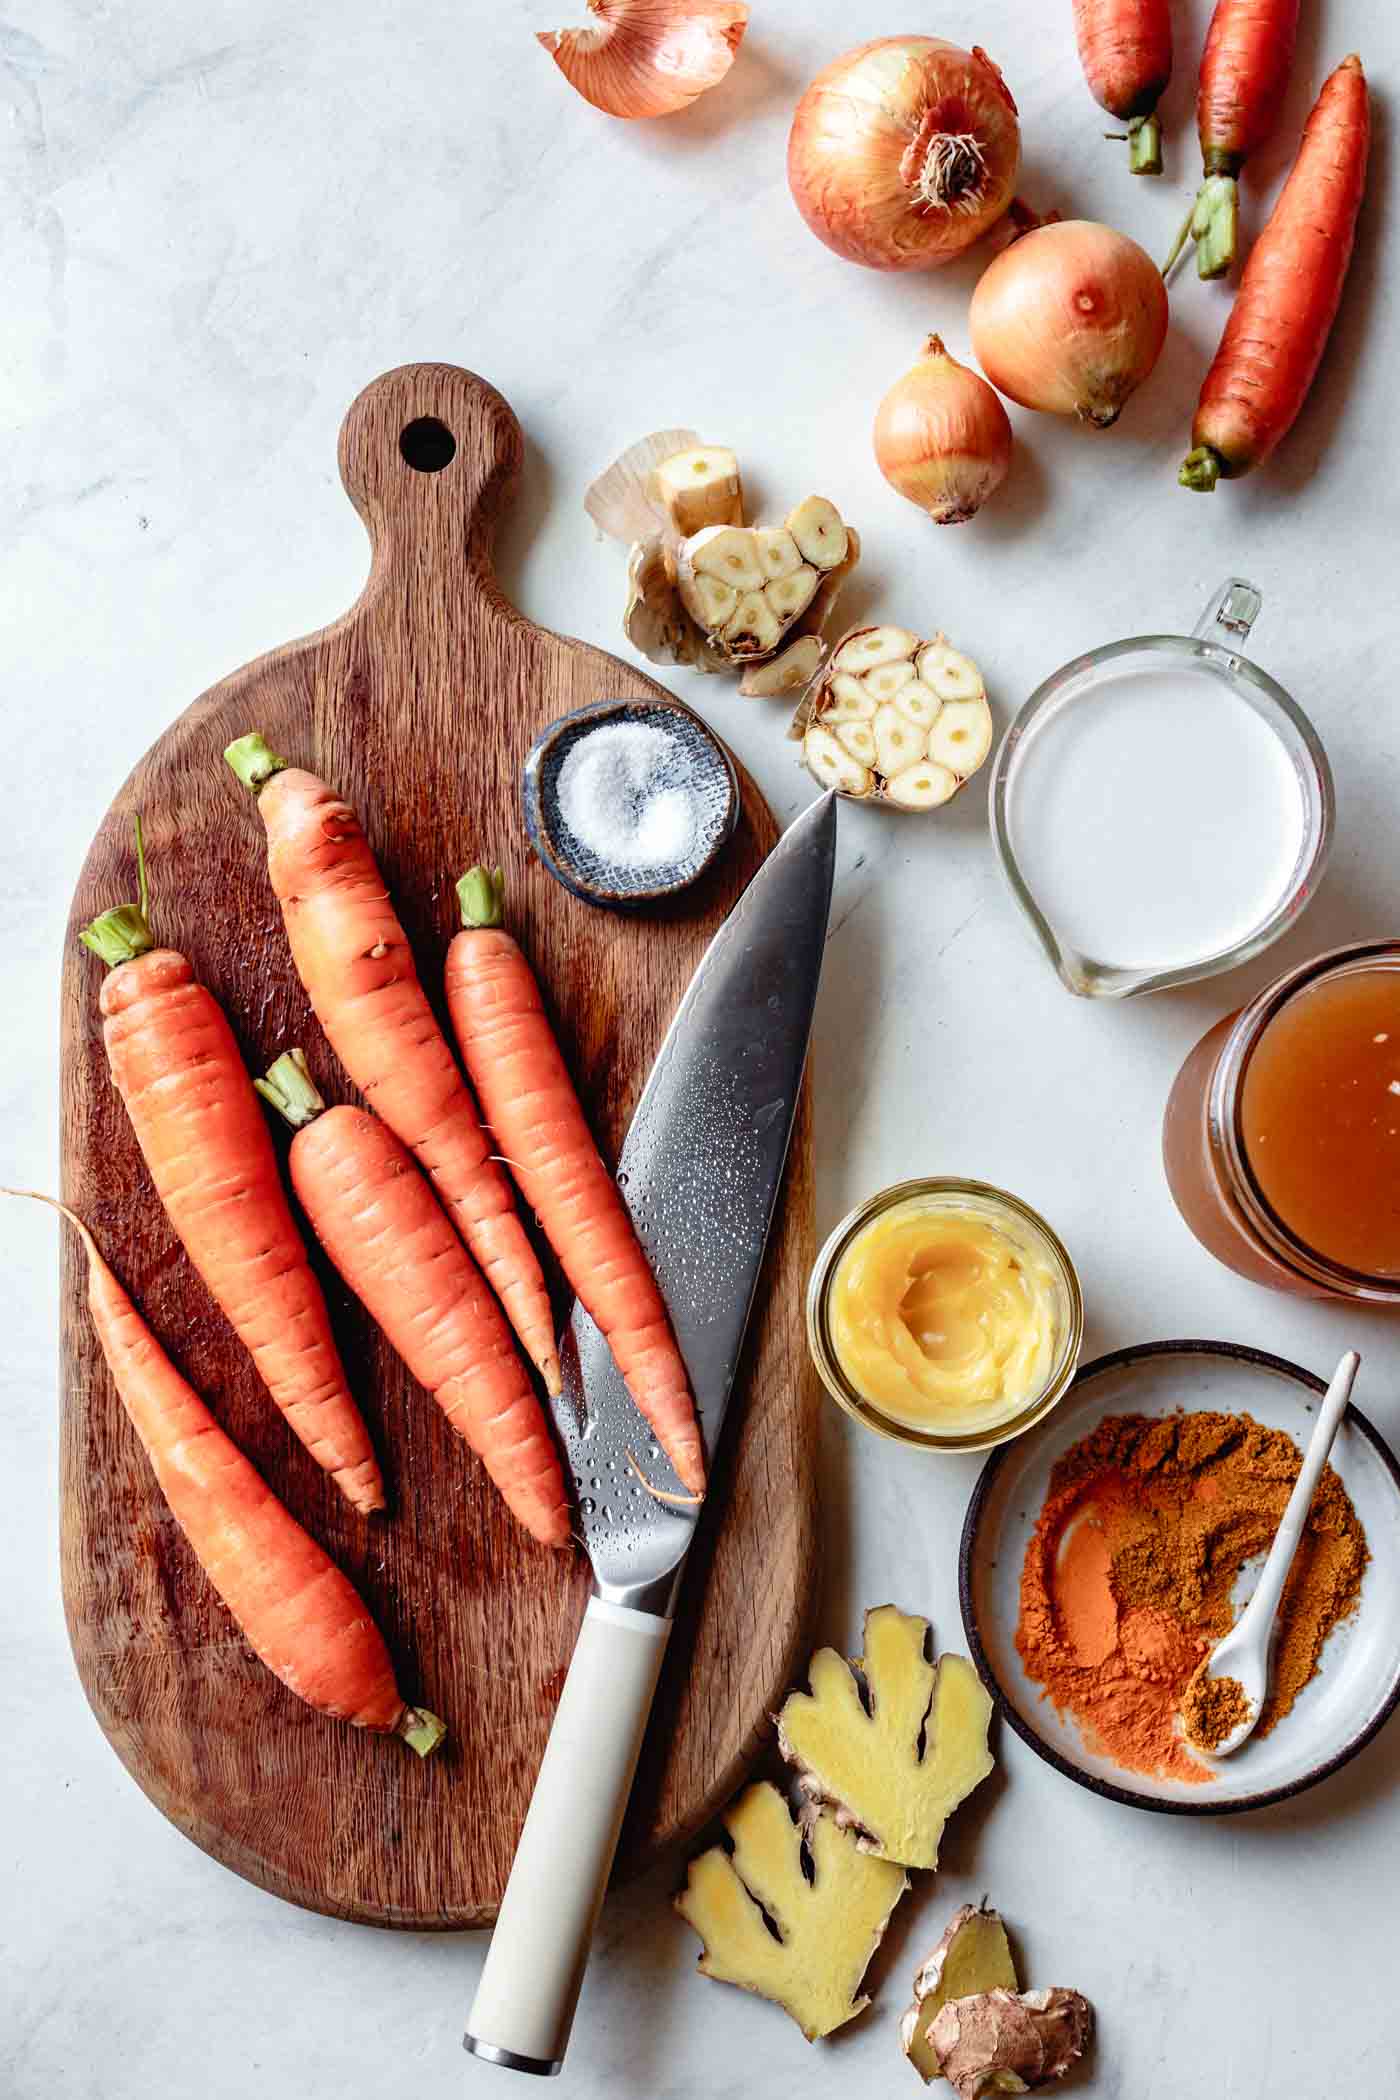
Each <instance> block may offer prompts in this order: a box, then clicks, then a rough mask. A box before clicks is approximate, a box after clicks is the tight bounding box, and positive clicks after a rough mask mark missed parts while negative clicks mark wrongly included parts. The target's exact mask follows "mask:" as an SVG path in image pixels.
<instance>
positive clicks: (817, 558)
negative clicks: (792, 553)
mask: <svg viewBox="0 0 1400 2100" xmlns="http://www.w3.org/2000/svg"><path fill="white" fill-rule="evenodd" d="M787 529H788V531H789V532H790V533H791V534H792V536H793V538H794V539H795V540H796V542H797V545H798V549H799V551H800V553H801V555H802V558H803V560H804V561H809V562H811V564H812V566H813V567H814V568H817V569H839V568H840V566H841V564H842V562H843V561H844V560H845V559H846V547H847V539H846V528H845V526H844V525H843V524H842V522H841V513H840V511H839V510H838V509H837V508H836V505H835V504H834V503H829V502H828V501H827V499H826V497H825V496H808V498H807V500H806V501H805V503H799V504H798V506H797V508H796V510H793V511H789V512H788V519H787Z"/></svg>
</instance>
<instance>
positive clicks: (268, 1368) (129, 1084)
mask: <svg viewBox="0 0 1400 2100" xmlns="http://www.w3.org/2000/svg"><path fill="white" fill-rule="evenodd" d="M136 861H137V869H138V873H139V880H140V901H139V903H137V904H118V905H115V906H113V907H112V909H111V910H110V911H104V912H103V913H102V914H101V916H100V917H99V918H96V919H94V920H93V922H92V924H91V925H90V926H88V927H87V928H86V929H85V930H84V931H83V933H82V934H81V935H80V936H79V938H80V939H81V940H82V941H83V943H84V944H85V946H87V947H89V948H91V949H92V951H93V953H94V954H95V955H98V956H100V957H101V958H102V960H103V962H105V963H106V964H107V965H108V968H109V971H110V973H111V974H110V975H109V976H108V977H107V978H106V980H105V982H104V983H103V986H102V1000H101V1006H102V1015H103V1021H102V1034H103V1039H104V1041H105V1043H106V1047H107V1062H108V1064H109V1066H110V1068H111V1073H112V1078H113V1079H114V1081H115V1082H116V1085H117V1089H118V1091H119V1092H120V1094H121V1097H122V1100H123V1101H124V1103H125V1104H126V1112H127V1115H128V1116H129V1118H130V1120H131V1127H132V1129H133V1131H134V1132H135V1134H136V1142H137V1144H138V1145H139V1146H140V1148H141V1156H142V1158H143V1159H144V1160H145V1162H146V1165H147V1168H148V1169H149V1171H150V1176H151V1179H152V1181H153V1182H154V1183H155V1187H156V1193H157V1195H158V1196H159V1197H160V1200H161V1202H162V1203H163V1204H164V1206H165V1210H166V1214H167V1216H168V1217H169V1219H170V1222H171V1224H172V1225H173V1226H174V1228H175V1230H176V1232H177V1234H178V1235H179V1237H180V1241H181V1243H182V1245H183V1246H184V1249H185V1252H186V1253H187V1254H188V1255H189V1257H190V1260H191V1261H192V1262H193V1263H194V1265H195V1267H196V1269H197V1270H198V1271H199V1273H200V1275H201V1276H202V1277H203V1279H204V1282H205V1283H206V1285H207V1286H208V1288H209V1291H210V1293H211V1294H212V1296H213V1297H214V1298H215V1299H216V1300H217V1301H218V1303H219V1305H220V1306H221V1307H222V1308H223V1310H224V1312H225V1313H226V1314H227V1316H228V1319H229V1321H230V1322H231V1324H232V1326H233V1328H234V1331H235V1333H236V1334H237V1335H238V1338H239V1340H240V1341H241V1342H242V1343H243V1345H244V1347H245V1348H246V1349H247V1350H248V1352H249V1354H250V1355H251V1357H252V1359H253V1362H254V1364H255V1365H256V1367H257V1370H258V1374H259V1376H260V1377H261V1379H262V1381H263V1383H264V1385H265V1386H266V1387H267V1389H268V1392H269V1393H270V1394H271V1395H272V1398H273V1400H274V1401H275V1402H276V1403H277V1406H278V1407H279V1408H280V1409H281V1411H282V1413H283V1414H284V1415H285V1416H286V1418H287V1422H288V1425H289V1427H290V1428H291V1429H292V1430H293V1431H294V1433H295V1434H296V1435H297V1436H298V1437H300V1439H301V1441H302V1443H303V1444H305V1446H306V1448H307V1450H308V1451H309V1452H310V1453H311V1456H312V1457H313V1458H314V1459H315V1460H316V1462H317V1464H318V1465H320V1466H323V1467H324V1468H325V1470H326V1471H327V1472H328V1473H329V1474H330V1475H331V1476H332V1478H333V1479H334V1481H335V1483H336V1486H337V1487H338V1488H339V1489H340V1490H341V1492H342V1493H343V1494H344V1495H345V1496H346V1497H347V1499H348V1500H349V1501H350V1502H352V1503H353V1504H354V1506H355V1508H356V1509H358V1510H362V1511H366V1512H368V1511H371V1510H376V1509H382V1508H383V1507H384V1485H383V1482H382V1480H381V1479H380V1475H379V1467H378V1464H377V1463H376V1461H375V1456H374V1449H373V1446H372V1445H371V1443H370V1440H369V1433H368V1431H367V1430H366V1428H365V1425H364V1422H363V1420H362V1418H361V1416H360V1412H359V1409H358V1408H357V1407H356V1405H355V1402H354V1400H353V1399H352V1398H351V1396H350V1388H349V1386H348V1384H347V1382H346V1377H345V1371H344V1368H343V1367H342V1365H341V1361H340V1356H339V1354H338V1352H337V1350H336V1346H335V1341H334V1338H333V1336H332V1334H331V1323H330V1316H329V1314H328V1313H327V1311H326V1301H325V1297H324V1295H323V1294H322V1291H321V1286H320V1284H319V1283H318V1282H317V1281H316V1278H315V1276H314V1275H313V1273H312V1270H311V1265H310V1263H309V1262H308V1261H307V1258H306V1248H305V1246H304V1245H303V1243H302V1239H301V1235H300V1234H299V1233H298V1231H297V1228H296V1225H295V1223H294V1221H293V1218H292V1213H291V1210H290V1208H289V1207H288V1204H287V1198H286V1195H285V1194H284V1192H283V1188H282V1180H281V1176H280V1175H279V1173H278V1171H277V1155H276V1153H275V1152H274V1150H273V1145H272V1139H271V1137H270V1136H269V1134H268V1130H267V1124H266V1122H265V1120H264V1118H263V1116H262V1114H261V1112H260V1110H259V1108H258V1101H257V1096H256V1094H255V1093H254V1092H253V1085H252V1081H251V1080H250V1079H249V1077H248V1073H247V1071H246V1070H245V1069H244V1064H243V1059H242V1057H241V1056H240V1054H239V1050H238V1045H237V1043H236V1042H235V1041H234V1037H233V1030H232V1029H231V1028H230V1027H229V1024H228V1021H227V1020H226V1018H225V1016H224V1013H223V1010H222V1008H221V1007H220V1005H219V1003H218V1001H217V1000H216V999H215V998H214V995H213V993H212V992H210V991H208V990H206V988H205V987H204V986H203V985H202V984H198V983H196V981H195V977H194V972H193V971H192V970H191V968H190V965H189V962H188V961H187V959H186V958H185V957H184V956H183V955H179V954H177V953H176V952H175V950H174V949H173V948H158V947H157V946H156V945H155V940H154V937H153V935H152V933H151V928H150V920H149V911H150V895H149V890H148V886H147V881H146V856H145V849H144V845H143V843H142V838H141V825H140V819H139V818H138V819H137V825H136Z"/></svg>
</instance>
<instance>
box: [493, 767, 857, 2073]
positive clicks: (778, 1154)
mask: <svg viewBox="0 0 1400 2100" xmlns="http://www.w3.org/2000/svg"><path fill="white" fill-rule="evenodd" d="M835 853H836V801H835V797H834V796H832V795H826V796H824V797H823V798H822V800H821V801H820V802H818V803H816V804H814V805H813V807H812V808H811V809H810V810H808V811H807V812H806V813H805V814H804V815H803V816H802V817H800V818H799V819H798V820H797V822H796V823H795V824H793V825H791V826H790V827H789V829H788V830H787V831H786V832H785V833H784V834H783V837H782V838H781V839H780V840H779V842H778V844H777V845H776V846H775V847H774V849H773V851H772V852H771V853H770V854H769V856H768V858H767V860H766V861H765V862H764V863H763V865H762V867H761V868H760V869H759V871H758V873H757V874H756V875H755V876H754V878H753V880H752V882H751V883H750V884H749V886H748V888H747V889H746V890H745V892H744V894H743V896H742V897H741V898H740V899H739V901H738V903H737V904H736V905H735V907H734V909H733V911H732V912H731V913H730V915H729V917H728V918H727V919H726V920H725V922H724V924H723V926H721V928H720V929H719V932H718V933H717V934H716V935H715V937H714V939H713V941H712V942H711V943H710V946H709V947H708V948H707V950H706V951H705V954H704V956H703V957H702V958H701V961H700V964H699V967H698V968H697V970H696V972H695V975H694V977H693V978H692V979H691V982H690V985H689V987H688V989H687V991H686V993H685V996H684V998H683V999H682V1001H681V1004H680V1006H679V1008H678V1009H677V1012H676V1015H675V1019H674V1020H673V1021H672V1023H671V1026H670V1028H669V1030H668V1031H667V1034H666V1038H665V1040H664V1041H663V1043H662V1045H661V1049H660V1051H659V1052H658V1054H657V1058H656V1062H655V1064H654V1065H653V1067H652V1071H651V1076H650V1077H649V1079H648V1081H647V1084H646V1087H645V1089H644V1090H643V1093H642V1097H641V1099H640V1101H639V1102H638V1104H637V1108H636V1111H635V1113H634V1115H633V1118H632V1122H631V1126H630V1128H629V1130H628V1133H627V1137H626V1140H625V1142H624V1144H623V1148H622V1154H621V1157H620V1159H619V1161H618V1183H619V1186H620V1187H621V1189H622V1193H623V1196H624V1199H625V1201H626V1203H627V1206H628V1209H629V1211H630V1212H631V1215H632V1219H633V1223H634V1224H635V1226H636V1229H637V1233H638V1236H639V1238H640V1240H641V1242H642V1245H643V1247H644V1248H645V1250H646V1254H647V1257H648V1260H649V1261H650V1263H651V1266H652V1270H653V1273H654V1274H655V1276H656V1280H657V1283H658V1285H659V1287H660V1290H661V1294H662V1296H663V1298H664V1299H665V1301H666V1306H667V1310H668V1312H669V1313H670V1316H671V1323H672V1326H673V1328H674V1330H675V1335H676V1340H677V1342H678V1344H679V1346H680V1350H681V1354H682V1356H683V1357H684V1359H685V1363H686V1368H687V1370H688V1372H689V1374H690V1380H691V1390H692V1393H693V1395H694V1398H695V1404H696V1408H697V1410H698V1413H699V1418H700V1423H701V1428H702V1431H703V1434H704V1438H705V1444H706V1450H707V1453H708V1455H709V1458H710V1460H711V1463H713V1457H714V1451H715V1445H716V1442H717V1439H718V1436H719V1433H720V1429H721V1426H722V1423H723V1420H724V1415H725V1410H726V1408H727V1406H728V1402H729V1396H730V1392H731V1389H732V1387H733V1383H734V1373H735V1370H736V1368H737V1365H738V1362H739V1356H740V1352H741V1350H742V1347H743V1342H744V1333H745V1329H746V1328H747V1326H748V1320H749V1313H750V1310H751V1308H752V1305H753V1298H754V1292H755V1290H756V1288H757V1285H758V1278H759V1273H760V1270H761V1268H762V1264H763V1254H764V1248H765V1246H766V1244H767V1239H768V1230H769V1226H770V1224H771V1223H772V1218H773V1212H774V1209H775V1207H776V1204H777V1199H778V1192H779V1189H780V1187H781V1184H782V1177H783V1166H784V1162H785V1160H786V1158H787V1150H788V1143H789V1140H790V1138H791V1135H792V1125H793V1119H794V1117H795V1115H796V1112H797V1104H798V1100H799V1098H800V1094H801V1087H802V1074H803V1069H804V1066H805V1064H806V1057H807V1045H808V1041H809V1038H810V1035H811V1027H812V1015H813V1011H814V1009H815V1005H816V996H817V985H818V982H819V980H820V976H821V963H822V954H823V950H824V948H825V945H826V930H827V921H828V917H829V913H830V906H831V888H832V880H833V875H834V871H835ZM560 1363H561V1368H562V1371H563V1391H562V1393H561V1395H560V1397H559V1399H558V1400H556V1401H555V1402H554V1409H555V1420H556V1424H557V1426H558V1430H559V1434H560V1436H561V1439H562V1441H563V1444H564V1448H565V1452H566V1454H567V1457H568V1461H569V1465H570V1468H571V1470H572V1473H573V1477H574V1484H575V1491H576V1495H577V1500H578V1511H579V1518H580V1525H581V1529H582V1532H583V1537H584V1542H585V1545H586V1548H587V1551H588V1554H589V1558H590V1560H591V1562H592V1565H593V1573H594V1585H593V1595H592V1596H591V1597H590V1599H589V1604H588V1609H587V1611H586V1613H585V1615H584V1621H583V1626H582V1629H581V1631H580V1634H579V1640H578V1645H577V1646H576V1648H575V1650H574V1656H573V1661H572V1662H571V1664H570V1667H569V1674H568V1677H567V1679H566V1681H565V1684H564V1689H563V1692H562V1694H561V1696H560V1700H559V1708H558V1711H557V1713H556V1715H555V1720H554V1725H553V1728H552V1730H551V1732H550V1738H549V1742H548V1744H547V1745H546V1749H545V1755H544V1760H543V1762H542V1764H541V1766H540V1771H539V1775H538V1777H537V1779H536V1782H535V1791H534V1795H533V1797H532V1799H531V1803H530V1808H529V1812H528V1814H527V1816H526V1819H525V1827H524V1829H523V1830H522V1832H521V1836H520V1842H519V1845H518V1846H517V1849H516V1855H515V1861H514V1864H513V1866H512V1868H511V1874H510V1880H509V1882H508V1884H507V1887H506V1892H505V1896H504V1898H503V1899H502V1903H501V1909H500V1913H499V1916H498V1918H497V1922H496V1929H495V1932H494V1934H493V1937H492V1941H491V1946H490V1949H489V1951H488V1954H487V1959H486V1964H485V1967H484V1969H483V1971H482V1975H481V1980H480V1983H479V1985H478V1987H477V1993H476V1998H475V2000H474V2002H473V2005H472V2010H471V2015H470V2018H469V2021H468V2026H467V2032H466V2035H465V2036H464V2046H465V2047H466V2048H467V2049H468V2050H469V2051H471V2053H472V2054H474V2055H476V2056H480V2057H484V2058H485V2059H486V2060H488V2061H489V2062H492V2063H497V2064H501V2065H504V2066H505V2067H506V2068H508V2069H512V2070H520V2071H532V2072H535V2073H539V2074H543V2075H548V2074H550V2073H552V2072H556V2071H558V2070H559V2068H560V2066H561V2064H562V2062H563V2058H564V2051H565V2048H566V2046H567V2043H568V2037H569V2032H570V2028H571V2026H572V2022H573V2014H574V2008H575V2005H576V2003H577V1998H578V1992H579V1988H580V1986H581V1984H582V1981H583V1972H584V1967H585V1965H586V1962H587V1956H588V1945H589V1942H590V1940H591V1938H592V1935H593V1928H594V1925H595V1923H596V1921H597V1915H598V1910H599V1907H600V1905H601V1903H602V1898H603V1892H604V1889H605V1888H606V1885H607V1879H608V1875H609V1873H610V1871H611V1868H612V1861H613V1855H614V1853H615V1851H616V1849H617V1838H618V1833H619V1831H620V1829H621V1825H622V1818H623V1814H624V1811H625V1809H626V1806H627V1796H628V1794H629V1793H630V1791H631V1786H632V1779H633V1776H634V1774H635V1771H636V1766H637V1759H638V1757H639V1755H640V1752H641V1745H642V1737H643V1735H644V1734H645V1730H646V1721H647V1715H648V1713H649V1712H650V1708H651V1702H652V1697H653V1694H654V1692H655V1689H656V1681H657V1677H658V1676H659V1674H660V1669H661V1662H662V1658H663V1656H664V1654H665V1647H666V1638H667V1635H668V1634H669V1631H670V1623H671V1615H672V1612H673V1610H674V1608H675V1601H676V1594H677V1591H678V1589H679V1585H680V1578H681V1575H682V1572H683V1569H684V1564H685V1556H686V1553H687V1552H688V1550H689V1547H690V1544H691V1541H692V1539H693V1538H694V1536H695V1528H696V1523H697V1520H698V1517H699V1509H698V1507H697V1506H696V1505H693V1504H688V1503H684V1502H678V1503H675V1504H668V1503H665V1502H662V1501H660V1500H658V1499H657V1497H656V1495H655V1494H653V1493H651V1492H650V1491H649V1488H648V1486H647V1485H646V1484H644V1482H643V1480H642V1479H640V1478H639V1477H638V1473H639V1472H641V1473H644V1474H645V1475H646V1480H647V1481H648V1482H650V1484H651V1486H652V1487H656V1488H660V1489H662V1490H663V1491H671V1492H675V1491H677V1490H678V1489H679V1486H680V1484H679V1482H678V1481H677V1480H676V1479H675V1476H674V1475H673V1473H672V1472H671V1469H670V1467H669V1465H668V1463H667V1462H666V1460H665V1459H664V1458H663V1457H662V1455H661V1453H660V1450H659V1447H658V1446H657V1444H656V1441H655V1438H654V1437H653V1435H652V1433H651V1430H650V1427H649V1425H648V1424H647V1423H646V1422H645V1421H644V1419H643V1418H642V1416H641V1414H640V1413H639V1412H638V1410H637V1407H636V1405H635V1403H634V1402H633V1400H632V1397H631V1395H630V1394H629V1392H628V1390H627V1387H626V1385H625V1384H624V1383H623V1381H622V1378H621V1376H620V1374H619V1373H618V1370H617V1367H616V1365H615V1364H614V1363H613V1360H612V1355H611V1352H610V1351H609V1349H608V1346H607V1343H606V1342H605V1341H604V1339H603V1336H602V1334H601V1333H600V1332H599V1330H598V1328H597V1327H596V1325H595V1324H594V1322H593V1321H592V1320H591V1319H590V1318H589V1316H588V1314H587V1313H586V1312H585V1311H584V1310H583V1308H582V1307H581V1306H575V1308H574V1312H573V1315H572V1317H571V1319H570V1321H569V1325H568V1328H567V1330H566V1332H565V1335H564V1338H563V1341H562V1343H561V1345H560Z"/></svg>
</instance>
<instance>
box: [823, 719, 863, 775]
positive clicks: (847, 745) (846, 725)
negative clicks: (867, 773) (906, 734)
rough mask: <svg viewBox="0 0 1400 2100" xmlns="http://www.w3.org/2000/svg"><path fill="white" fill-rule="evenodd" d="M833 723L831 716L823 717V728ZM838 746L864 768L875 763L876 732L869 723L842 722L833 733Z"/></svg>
mask: <svg viewBox="0 0 1400 2100" xmlns="http://www.w3.org/2000/svg"><path fill="white" fill-rule="evenodd" d="M830 722H831V717H830V715H823V716H822V725H823V727H828V726H829V725H830ZM833 733H834V735H835V737H836V741H837V743H838V744H840V745H842V746H843V747H844V749H845V750H847V751H849V752H850V754H851V757H852V758H857V759H859V760H860V763H861V764H862V765H863V766H873V765H874V763H875V732H874V730H873V729H872V728H871V726H870V724H869V723H868V722H842V723H840V724H839V725H838V727H837V728H836V729H835V731H834V732H833Z"/></svg>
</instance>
